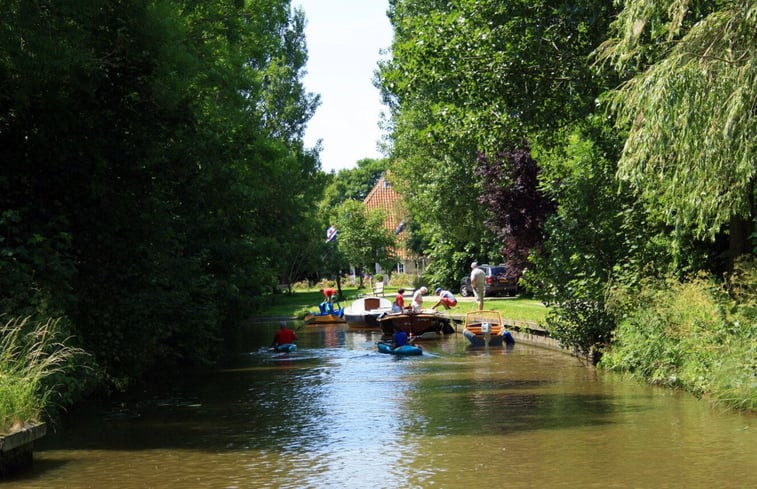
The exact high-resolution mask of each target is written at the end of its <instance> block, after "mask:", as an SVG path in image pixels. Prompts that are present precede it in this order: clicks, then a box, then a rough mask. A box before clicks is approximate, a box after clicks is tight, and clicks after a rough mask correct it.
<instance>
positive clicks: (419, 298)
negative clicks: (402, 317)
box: [411, 287, 428, 312]
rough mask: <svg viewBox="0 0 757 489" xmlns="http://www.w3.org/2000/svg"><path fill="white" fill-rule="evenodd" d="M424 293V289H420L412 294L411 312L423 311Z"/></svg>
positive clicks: (425, 291)
mask: <svg viewBox="0 0 757 489" xmlns="http://www.w3.org/2000/svg"><path fill="white" fill-rule="evenodd" d="M426 293H428V289H427V288H426V287H421V288H420V289H418V290H416V291H415V293H414V294H413V302H412V303H411V306H412V308H413V312H421V311H422V310H423V295H424V294H426Z"/></svg>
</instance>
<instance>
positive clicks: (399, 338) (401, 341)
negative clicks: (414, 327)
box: [392, 329, 407, 348]
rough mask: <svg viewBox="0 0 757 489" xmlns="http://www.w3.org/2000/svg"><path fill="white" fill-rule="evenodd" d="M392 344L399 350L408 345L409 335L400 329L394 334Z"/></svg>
mask: <svg viewBox="0 0 757 489" xmlns="http://www.w3.org/2000/svg"><path fill="white" fill-rule="evenodd" d="M392 342H393V343H394V348H399V347H400V346H404V345H407V333H405V332H404V331H402V330H401V329H398V330H397V331H395V332H394V336H393V337H392Z"/></svg>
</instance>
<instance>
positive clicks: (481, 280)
mask: <svg viewBox="0 0 757 489" xmlns="http://www.w3.org/2000/svg"><path fill="white" fill-rule="evenodd" d="M470 267H471V272H470V286H471V288H472V289H473V295H474V296H475V297H476V302H478V310H479V311H482V310H483V309H484V291H485V289H486V273H485V272H484V271H483V270H481V269H480V268H479V267H478V262H475V261H474V262H473V263H471V265H470Z"/></svg>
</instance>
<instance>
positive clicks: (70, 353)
mask: <svg viewBox="0 0 757 489" xmlns="http://www.w3.org/2000/svg"><path fill="white" fill-rule="evenodd" d="M68 341H69V338H63V337H62V333H61V328H60V320H59V319H48V320H47V321H44V322H41V321H33V320H31V319H30V318H29V317H26V318H13V319H10V320H8V321H7V322H6V323H5V324H4V325H2V326H0V436H2V435H6V434H9V433H11V432H14V431H16V430H19V429H23V428H24V427H25V426H28V425H30V424H34V423H37V422H40V421H42V417H43V414H44V412H45V410H46V409H47V408H48V407H49V406H50V405H52V404H53V399H52V398H53V396H54V395H55V394H56V393H57V392H58V389H57V388H56V386H55V385H54V384H53V383H51V382H48V381H49V380H50V379H51V378H52V377H53V376H54V375H55V374H64V373H65V372H66V371H67V370H68V369H69V368H70V367H72V366H73V360H75V357H77V356H79V355H86V354H85V352H84V351H83V350H81V349H79V348H76V347H73V346H69V345H67V344H66V343H67V342H68ZM80 366H81V365H80Z"/></svg>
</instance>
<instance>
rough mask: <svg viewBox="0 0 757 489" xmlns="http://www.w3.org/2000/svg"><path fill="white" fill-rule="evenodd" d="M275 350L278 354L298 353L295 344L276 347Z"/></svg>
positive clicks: (283, 344)
mask: <svg viewBox="0 0 757 489" xmlns="http://www.w3.org/2000/svg"><path fill="white" fill-rule="evenodd" d="M273 350H274V351H277V352H293V351H297V345H296V344H294V343H282V344H280V345H276V346H274V347H273Z"/></svg>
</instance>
